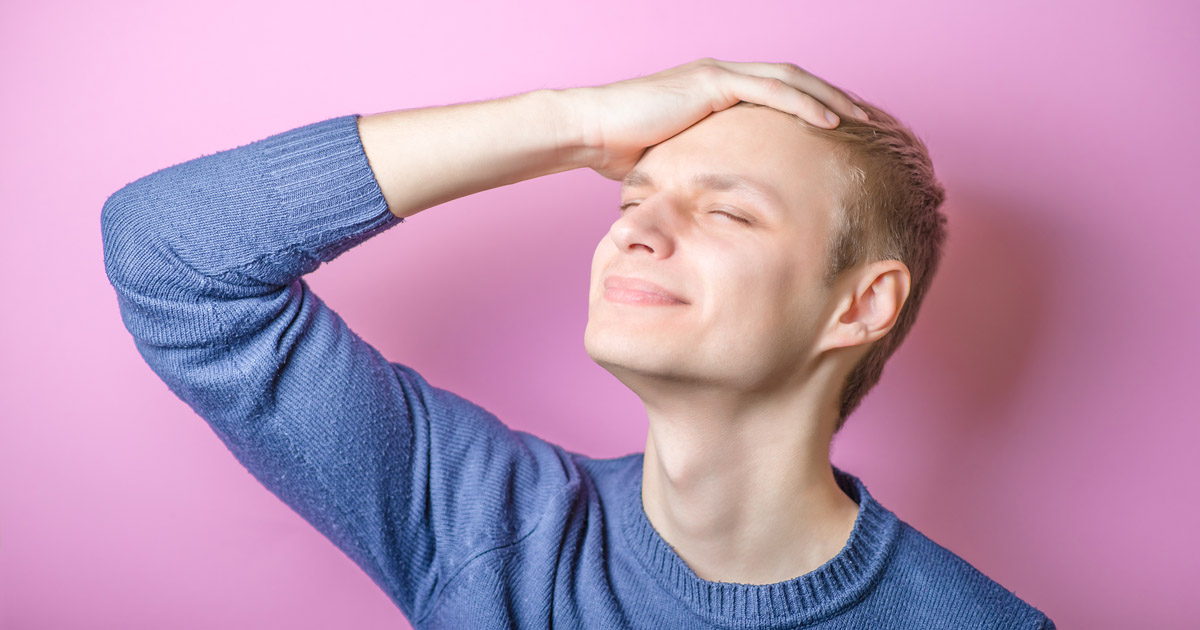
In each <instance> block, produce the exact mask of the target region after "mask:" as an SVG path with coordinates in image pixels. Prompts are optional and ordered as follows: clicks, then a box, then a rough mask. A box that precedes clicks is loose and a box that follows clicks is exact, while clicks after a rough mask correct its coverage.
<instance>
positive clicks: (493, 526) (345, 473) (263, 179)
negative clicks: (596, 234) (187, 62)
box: [101, 115, 1054, 630]
mask: <svg viewBox="0 0 1200 630" xmlns="http://www.w3.org/2000/svg"><path fill="white" fill-rule="evenodd" d="M357 122H358V116H357V115H347V116H341V117H338V118H333V119H329V120H325V121H322V122H317V123H313V124H310V125H306V126H303V127H300V128H297V129H292V130H290V131H286V132H283V133H279V134H276V135H273V136H270V137H267V138H264V139H262V140H259V141H257V142H252V143H249V144H246V145H243V146H240V147H237V148H235V149H229V150H226V151H221V152H218V153H214V154H211V155H206V156H202V157H200V158H197V159H194V160H191V161H188V162H185V163H182V164H178V165H175V166H172V167H170V168H165V169H162V170H160V171H157V172H155V173H152V174H150V175H147V176H145V177H143V178H141V179H138V180H137V181H134V182H132V183H130V184H128V185H126V186H124V187H123V188H122V189H120V190H119V191H117V192H116V193H114V194H113V195H112V196H111V197H109V198H108V200H107V201H106V202H105V204H104V207H103V210H102V212H101V228H102V233H103V239H104V264H105V268H106V271H107V273H108V278H109V280H110V281H111V283H112V285H113V287H114V288H115V289H116V293H117V300H118V304H119V307H120V312H121V317H122V320H123V322H124V324H125V326H126V328H127V329H128V330H129V332H130V333H131V334H132V335H133V340H134V343H135V344H136V346H137V349H138V351H139V352H140V353H141V355H142V357H143V358H145V360H146V362H147V363H148V364H149V366H150V367H151V369H153V370H154V372H155V373H156V374H157V375H158V376H159V377H160V378H161V379H162V380H163V381H164V382H165V383H166V385H167V386H168V387H169V388H170V389H171V391H172V392H174V393H175V394H176V395H177V396H178V397H179V398H180V399H181V400H183V401H184V402H185V403H187V404H188V405H189V406H190V407H191V408H192V409H193V410H194V411H195V412H196V413H197V414H198V415H199V416H200V417H201V418H203V419H204V420H205V421H206V422H207V423H208V424H209V426H211V427H212V430H213V431H214V432H215V433H216V435H217V436H218V437H219V438H220V439H221V440H222V442H224V444H225V445H226V446H227V447H228V448H229V449H230V451H231V452H232V453H233V454H234V455H235V456H236V457H237V459H238V460H239V461H240V462H241V463H242V464H243V465H244V466H245V467H246V468H247V470H249V471H250V473H251V474H253V475H254V477H255V478H256V479H258V481H259V482H261V483H262V484H263V485H264V486H266V487H267V488H268V489H269V490H270V491H271V492H273V493H274V494H275V495H276V496H278V497H279V498H280V499H281V500H283V501H284V502H285V503H287V504H288V505H289V506H290V507H291V508H292V509H294V510H295V511H296V512H297V513H298V514H300V515H301V516H302V517H303V518H304V519H306V520H307V521H308V522H309V523H311V524H312V525H313V526H314V527H315V528H316V529H317V530H319V531H320V532H321V533H322V534H324V535H325V536H326V537H327V538H328V539H329V540H330V541H332V542H333V544H335V545H337V547H338V548H340V549H341V550H342V551H343V552H345V553H346V555H347V556H349V557H350V558H351V559H352V560H353V561H354V562H355V563H357V564H358V565H359V566H360V567H362V569H363V570H364V571H366V572H367V573H368V574H369V575H370V577H371V578H372V579H373V580H374V581H375V582H376V583H377V584H378V585H379V587H380V588H382V589H383V590H384V591H385V592H386V593H387V594H388V596H389V597H391V599H392V600H393V601H394V602H395V604H396V606H398V607H399V609H400V610H401V611H402V612H403V613H404V615H405V616H406V617H407V618H408V619H409V620H410V622H411V623H412V624H413V626H414V627H416V628H430V629H432V628H446V629H456V630H457V629H464V628H550V627H558V628H605V629H613V628H688V629H696V628H829V629H833V628H843V629H851V628H860V629H868V628H870V629H880V628H923V629H929V628H1013V629H1016V628H1022V629H1024V628H1028V629H1035V628H1043V629H1046V628H1054V624H1053V622H1051V621H1050V619H1049V618H1048V617H1047V616H1046V615H1044V614H1043V613H1041V612H1040V611H1038V610H1037V609H1036V608H1034V607H1032V606H1030V605H1029V604H1028V603H1026V602H1024V601H1022V600H1021V599H1020V598H1018V597H1017V595H1016V594H1015V593H1012V592H1010V591H1008V590H1007V589H1005V588H1003V587H1002V586H1000V585H999V584H997V583H996V582H994V581H992V580H991V579H990V578H988V577H986V576H985V575H984V574H982V573H981V572H979V571H978V570H976V569H975V568H973V567H972V566H971V565H970V564H968V563H967V562H966V561H964V560H963V559H962V558H960V557H958V556H957V555H955V554H954V553H952V552H950V551H949V550H947V549H945V548H943V547H941V546H939V545H938V544H936V543H934V542H932V541H931V540H930V539H929V538H927V537H925V536H924V535H923V534H921V533H920V532H918V531H916V530H915V529H913V528H912V527H911V526H909V525H908V524H906V523H905V522H903V521H901V520H900V519H898V518H897V517H896V515H895V514H893V513H892V512H891V511H889V510H888V509H886V508H884V507H883V506H881V505H880V504H879V503H878V502H876V501H875V500H874V499H873V498H872V497H871V495H870V493H868V492H867V488H866V486H864V485H863V482H862V481H861V480H860V479H858V478H857V477H855V476H853V475H851V474H849V473H847V472H845V471H842V470H840V469H838V468H836V467H834V468H833V470H834V474H835V478H836V480H837V482H838V484H839V485H840V487H841V488H842V489H843V490H844V491H845V492H846V494H847V495H848V496H850V497H851V498H852V499H854V501H855V502H856V503H858V505H859V513H858V517H857V520H856V521H855V524H854V528H853V531H852V532H851V534H850V538H849V540H848V541H847V542H846V545H845V547H844V548H843V549H842V550H841V552H840V553H839V554H838V555H837V556H836V557H834V558H833V559H831V560H830V561H829V562H827V563H826V564H824V565H823V566H821V567H819V568H817V569H816V570H814V571H811V572H809V573H807V574H805V575H802V576H799V577H797V578H795V579H792V580H789V581H786V582H779V583H776V584H766V585H749V584H734V583H725V582H710V581H706V580H704V579H701V578H699V577H698V576H697V575H696V574H695V573H694V572H693V571H692V570H691V569H689V568H688V566H687V565H686V564H685V563H684V561H683V560H682V558H680V557H679V555H678V554H677V553H676V552H675V551H674V549H673V548H672V547H671V546H670V545H669V544H667V542H666V541H665V540H663V538H662V537H661V536H660V535H659V534H658V533H657V532H656V531H655V529H654V527H653V526H652V525H651V524H650V522H649V520H648V519H647V517H646V513H645V511H644V510H643V507H642V503H641V499H640V497H641V475H642V454H641V453H636V454H632V455H628V456H625V457H620V458H614V459H595V458H589V457H586V456H584V455H581V454H578V453H573V452H569V451H566V450H564V449H563V448H561V447H559V446H557V445H554V444H550V443H548V442H546V441H544V440H541V439H539V438H538V437H536V436H533V435H530V434H528V433H525V432H521V431H514V430H512V429H509V428H508V427H506V426H505V425H504V424H503V423H502V422H501V421H500V420H498V419H497V418H496V417H495V416H494V415H493V414H491V413H490V412H488V411H487V410H485V409H483V408H482V407H480V406H478V405H476V404H474V403H472V402H471V401H469V400H467V399H465V398H462V397H460V396H458V395H457V394H454V393H452V392H449V391H446V390H444V389H441V388H439V387H436V386H433V385H431V384H430V383H428V382H427V381H426V380H425V378H424V377H422V375H421V374H419V373H418V372H417V371H415V370H414V369H413V368H411V367H409V366H406V365H403V364H400V363H392V362H389V361H388V360H387V359H385V358H384V357H383V356H382V355H381V354H380V353H379V352H378V351H377V350H376V349H375V348H374V347H372V346H371V345H370V344H368V343H366V342H365V341H363V340H362V338H360V337H359V336H358V335H357V334H355V333H354V332H353V331H351V330H350V328H349V327H348V326H347V325H346V322H345V321H343V319H342V318H341V317H340V316H339V315H338V314H337V313H336V312H335V311H334V310H332V309H331V308H330V307H328V306H327V305H326V304H325V303H324V302H323V301H322V300H321V298H320V297H318V296H317V295H315V294H314V293H313V292H312V290H311V289H310V288H309V286H308V283H307V282H305V280H304V278H303V276H304V275H305V274H308V273H310V272H312V271H314V270H316V269H317V267H318V266H319V265H320V264H321V263H322V262H329V261H331V260H333V259H334V258H336V257H337V256H338V255H340V254H341V253H342V252H345V251H346V250H348V249H350V248H351V247H354V246H355V245H357V244H358V243H361V242H363V241H365V240H366V239H368V238H370V237H372V236H375V235H377V234H380V233H381V232H383V231H385V230H387V229H389V228H391V227H394V226H396V225H397V224H399V223H402V222H403V219H399V218H397V217H395V216H394V215H392V214H391V213H390V212H389V211H388V207H387V203H386V202H385V200H384V198H383V194H382V192H381V191H380V188H379V185H378V182H377V181H376V179H375V176H374V173H373V171H372V169H371V167H370V164H369V163H368V161H367V158H366V154H365V153H364V151H363V147H362V143H361V139H360V137H359V135H358V125H357Z"/></svg>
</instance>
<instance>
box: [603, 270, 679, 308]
mask: <svg viewBox="0 0 1200 630" xmlns="http://www.w3.org/2000/svg"><path fill="white" fill-rule="evenodd" d="M604 288H605V289H619V290H624V291H640V292H642V293H649V294H651V295H657V296H659V297H660V298H662V299H664V300H673V301H676V302H681V303H683V304H687V303H688V301H687V300H685V299H683V298H681V297H679V296H678V295H676V294H674V293H671V292H670V291H667V290H666V289H664V288H662V287H660V286H658V285H657V284H654V283H653V282H648V281H646V280H639V279H637V278H630V277H628V276H609V277H608V278H605V280H604Z"/></svg>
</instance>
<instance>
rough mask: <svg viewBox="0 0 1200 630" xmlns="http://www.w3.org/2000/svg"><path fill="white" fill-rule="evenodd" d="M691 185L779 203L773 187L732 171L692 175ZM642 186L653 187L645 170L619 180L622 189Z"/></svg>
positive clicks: (631, 172)
mask: <svg viewBox="0 0 1200 630" xmlns="http://www.w3.org/2000/svg"><path fill="white" fill-rule="evenodd" d="M692 185H693V186H695V187H697V188H703V189H705V190H719V191H733V192H740V193H745V194H748V195H751V196H753V197H757V198H759V199H761V200H763V201H766V202H767V203H768V204H769V205H771V206H777V205H779V204H780V203H781V201H780V199H781V198H780V196H779V193H777V192H776V191H775V189H774V188H772V187H770V186H767V185H766V184H760V183H758V182H755V181H753V180H750V179H747V178H745V177H742V176H741V175H734V174H733V173H699V174H697V175H696V176H694V177H692ZM643 187H650V188H654V180H653V179H652V178H651V177H650V174H649V173H646V172H645V171H640V170H637V169H634V170H632V171H630V172H629V174H628V175H626V176H625V179H624V180H622V181H621V189H622V190H624V189H626V188H643Z"/></svg>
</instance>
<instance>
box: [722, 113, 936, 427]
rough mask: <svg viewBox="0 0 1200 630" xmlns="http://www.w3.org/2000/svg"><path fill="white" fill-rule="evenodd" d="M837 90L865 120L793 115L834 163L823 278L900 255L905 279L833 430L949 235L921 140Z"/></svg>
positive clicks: (909, 322) (900, 325) (878, 364)
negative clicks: (890, 322)
mask: <svg viewBox="0 0 1200 630" xmlns="http://www.w3.org/2000/svg"><path fill="white" fill-rule="evenodd" d="M843 92H845V93H846V94H847V95H848V96H850V99H851V100H852V101H854V104H855V105H858V106H859V107H861V108H862V109H863V110H864V111H866V112H867V115H868V116H869V117H870V120H868V121H860V120H858V119H855V118H852V117H848V116H842V117H841V122H840V123H839V124H838V126H837V127H836V128H834V129H826V128H824V127H817V126H815V125H812V124H809V123H808V122H807V121H804V120H803V119H801V118H799V117H796V120H797V121H798V122H799V123H800V124H801V126H802V127H803V128H804V129H805V130H807V131H808V132H810V133H813V134H815V135H816V136H818V137H820V138H824V139H825V140H826V141H827V142H828V144H829V146H830V148H831V150H832V152H833V155H834V159H835V160H836V163H837V166H838V168H837V169H836V172H837V173H838V176H839V177H838V180H839V181H838V182H836V184H837V185H836V188H835V189H836V190H837V191H838V192H837V194H836V199H835V204H834V207H835V208H836V212H837V216H836V217H835V221H834V228H833V230H832V231H831V233H830V235H829V241H828V245H827V257H826V268H825V274H824V280H825V283H826V285H827V286H830V287H831V286H833V284H834V282H836V281H837V279H838V278H839V277H841V275H842V274H843V273H845V272H847V271H849V270H850V269H853V268H855V267H856V266H858V265H860V264H863V263H870V262H875V261H880V260H899V261H901V262H903V263H904V264H905V265H906V266H907V267H908V270H909V273H910V274H911V285H910V287H909V294H908V299H907V300H906V301H905V302H904V306H903V307H902V308H901V309H900V315H899V317H898V318H897V320H896V324H895V325H894V326H893V327H892V329H891V330H890V331H888V333H887V334H886V335H884V336H883V337H881V338H880V339H878V340H876V341H875V342H873V345H872V347H871V349H870V350H868V351H867V354H866V355H864V356H863V358H862V359H861V360H860V361H859V362H858V364H857V365H855V366H854V368H853V369H852V370H851V372H850V374H849V375H848V376H847V377H846V381H845V383H843V386H842V392H841V404H840V412H839V417H838V419H837V423H836V424H835V426H834V432H835V433H836V432H838V431H840V430H841V428H842V426H843V425H845V423H846V419H847V418H848V417H849V416H850V414H851V412H853V411H854V410H855V409H856V408H858V405H859V403H861V402H862V399H863V398H864V397H865V396H866V395H867V392H869V391H870V390H871V389H872V388H873V387H874V386H875V385H876V383H878V382H879V378H880V377H881V376H882V375H883V366H884V364H885V363H886V362H887V360H888V358H889V357H891V356H892V353H893V352H895V351H896V348H898V347H899V346H900V343H901V342H902V341H904V338H905V337H906V336H907V335H908V331H909V330H910V329H911V328H912V326H913V323H914V322H915V321H916V319H917V312H918V311H919V310H920V308H921V302H922V301H923V300H924V298H925V294H926V293H927V292H928V291H929V285H930V283H931V282H932V281H933V276H934V275H935V274H936V273H937V269H938V265H939V263H940V262H941V258H942V250H943V247H944V246H945V242H946V238H947V236H948V232H947V230H946V221H947V219H946V216H945V215H944V214H943V213H942V212H941V210H940V208H941V206H942V203H943V202H944V201H945V198H946V193H945V189H944V188H943V187H942V184H941V183H940V182H939V181H938V179H937V177H936V176H935V174H934V171H933V162H932V160H930V158H929V151H928V149H926V147H925V143H924V142H922V141H921V139H920V138H918V137H917V136H916V134H914V133H913V132H912V131H911V130H910V129H908V128H907V127H906V126H905V125H903V124H902V123H901V122H900V121H898V120H897V119H896V118H895V117H894V116H892V115H890V114H888V113H887V112H885V111H883V110H882V109H880V108H879V107H877V106H875V105H872V104H870V103H867V102H866V101H864V100H862V99H861V98H858V97H857V96H856V95H853V94H852V93H850V92H846V91H845V90H843ZM738 105H739V106H744V105H749V106H754V107H764V106H762V105H757V104H754V103H746V102H742V103H738Z"/></svg>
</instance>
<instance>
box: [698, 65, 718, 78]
mask: <svg viewBox="0 0 1200 630" xmlns="http://www.w3.org/2000/svg"><path fill="white" fill-rule="evenodd" d="M723 73H724V71H723V70H722V69H721V67H720V66H713V65H707V64H705V65H701V66H700V67H698V68H696V75H697V76H699V77H700V78H701V79H703V80H705V81H716V80H717V77H720V76H721V75H722V74H723Z"/></svg>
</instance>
